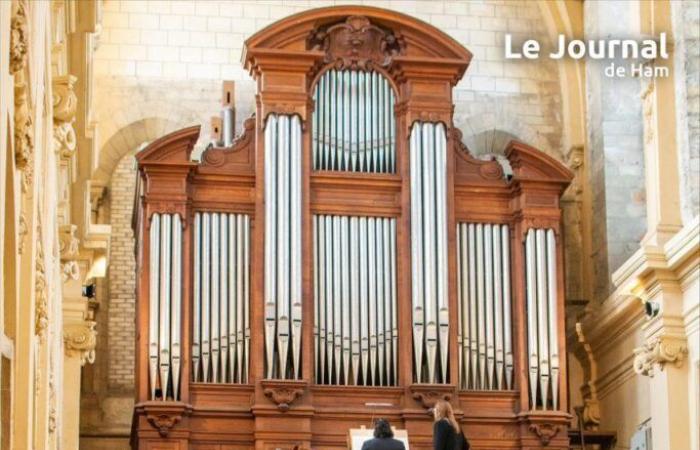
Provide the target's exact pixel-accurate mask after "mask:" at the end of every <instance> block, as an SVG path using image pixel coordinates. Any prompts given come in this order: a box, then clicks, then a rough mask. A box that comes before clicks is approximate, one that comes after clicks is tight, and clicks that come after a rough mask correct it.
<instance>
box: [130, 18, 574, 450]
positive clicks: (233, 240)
mask: <svg viewBox="0 0 700 450" xmlns="http://www.w3.org/2000/svg"><path fill="white" fill-rule="evenodd" d="M470 59H471V55H470V53H469V52H468V51H467V50H466V49H464V48H463V47H461V46H460V45H459V44H457V43H456V42H455V41H453V40H452V39H451V38H449V37H448V36H447V35H445V34H444V33H442V32H440V31H439V30H436V29H434V28H432V27H430V26H428V25H426V24H425V23H422V22H420V21H418V20H415V19H412V18H410V17H408V16H403V15H401V14H397V13H393V12H389V11H384V10H381V9H377V8H369V7H350V6H348V7H334V8H322V9H317V10H312V11H308V12H305V13H301V14H298V15H296V16H292V17H290V18H288V19H284V20H282V21H280V22H277V23H275V24H273V25H271V26H269V27H267V28H266V29H264V30H262V31H260V32H259V33H257V34H255V35H253V36H252V37H251V38H250V39H248V41H246V45H245V49H244V56H243V60H244V64H245V67H246V68H247V69H248V70H249V71H250V73H251V75H252V76H253V78H255V80H256V82H257V91H258V93H257V97H256V98H257V107H256V113H255V115H254V116H253V117H252V118H250V119H248V120H246V121H245V122H244V130H243V132H242V133H241V134H240V135H239V137H238V138H237V139H236V140H234V141H233V143H231V145H229V146H228V147H216V146H213V147H212V146H210V147H209V148H208V149H206V150H205V151H204V152H203V153H202V155H201V158H200V160H199V161H198V162H196V161H192V159H191V152H192V150H193V148H194V145H195V142H196V141H197V139H198V136H199V129H198V127H191V128H186V129H183V130H180V131H176V132H174V133H171V134H169V135H167V136H164V137H163V138H161V139H159V140H157V141H155V142H153V143H151V144H150V145H149V146H148V147H147V148H146V149H144V150H143V151H141V152H140V153H139V154H137V160H138V164H139V183H138V189H137V197H136V203H135V214H134V229H135V233H136V241H137V251H136V255H137V261H138V263H137V264H138V273H137V277H138V288H137V327H138V333H137V347H136V359H137V364H136V376H137V393H136V397H137V398H136V400H137V402H136V406H135V410H134V424H133V432H132V445H133V446H134V447H135V448H173V449H185V448H191V449H200V450H204V449H212V448H215V449H219V450H224V449H238V448H241V449H242V448H259V449H267V448H293V447H294V446H300V447H299V448H324V449H325V448H344V445H345V436H346V431H347V429H349V428H357V427H359V426H360V425H371V424H370V421H371V418H372V417H377V416H383V417H386V418H388V419H389V420H390V421H391V422H392V423H393V424H394V425H395V426H397V427H399V428H405V429H407V430H408V433H409V437H410V440H411V445H412V447H415V448H430V447H431V430H432V423H431V419H430V417H429V416H428V414H427V409H428V408H430V407H431V406H432V405H434V403H435V402H436V401H437V400H439V399H446V400H449V401H450V402H452V404H453V406H454V407H455V409H456V410H457V414H458V416H459V419H460V421H461V422H462V424H463V425H464V428H465V430H466V433H467V435H468V436H469V437H470V440H471V442H472V444H473V445H474V446H475V447H477V448H478V447H483V446H507V447H513V448H541V447H544V446H548V447H549V448H566V447H567V445H568V442H567V437H566V426H567V421H568V416H567V414H566V410H567V403H566V399H567V394H566V389H567V387H566V383H565V382H562V380H566V365H565V358H564V357H563V355H565V354H566V352H565V341H564V329H563V321H564V317H563V311H564V308H563V279H562V277H563V275H562V274H563V268H562V264H563V258H562V242H561V232H560V207H559V196H560V195H561V193H562V192H563V189H564V188H565V187H566V186H567V184H568V183H569V181H570V180H571V174H570V172H569V171H568V170H567V169H566V168H565V167H564V166H562V165H561V164H560V163H559V162H557V161H555V160H554V159H552V158H551V157H549V156H546V155H545V154H543V153H542V152H540V151H538V150H536V149H534V148H531V147H529V146H527V145H525V144H522V143H518V142H511V144H510V145H509V147H508V148H507V149H506V153H505V161H506V162H505V163H504V162H503V161H498V160H496V159H491V160H480V159H476V158H474V157H473V156H472V155H470V153H469V151H468V149H467V148H466V147H465V146H464V145H463V144H462V141H461V134H460V132H459V131H458V130H457V129H456V128H455V127H454V125H453V122H452V109H453V104H452V88H453V87H454V85H455V84H456V82H457V81H458V80H459V79H460V78H461V77H462V76H463V74H464V72H465V70H466V69H467V66H468V64H469V61H470ZM504 165H505V166H509V170H511V171H512V175H508V176H506V174H505V173H506V172H504Z"/></svg>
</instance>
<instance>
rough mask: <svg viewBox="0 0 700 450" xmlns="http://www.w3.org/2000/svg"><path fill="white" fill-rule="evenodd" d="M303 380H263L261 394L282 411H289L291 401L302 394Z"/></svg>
mask: <svg viewBox="0 0 700 450" xmlns="http://www.w3.org/2000/svg"><path fill="white" fill-rule="evenodd" d="M306 384H307V383H306V382H305V381H286V380H264V381H263V382H262V386H263V394H265V397H267V398H269V399H270V401H272V402H273V403H275V404H276V405H277V409H279V410H280V411H282V412H287V411H289V408H290V407H291V405H292V403H294V401H295V400H296V399H297V398H300V397H301V396H302V395H304V390H305V388H306Z"/></svg>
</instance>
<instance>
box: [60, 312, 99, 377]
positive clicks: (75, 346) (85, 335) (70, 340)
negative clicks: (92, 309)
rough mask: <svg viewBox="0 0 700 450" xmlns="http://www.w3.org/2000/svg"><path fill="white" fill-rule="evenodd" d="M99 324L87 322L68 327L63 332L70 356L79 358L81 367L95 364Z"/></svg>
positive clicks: (67, 352)
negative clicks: (97, 326) (86, 364)
mask: <svg viewBox="0 0 700 450" xmlns="http://www.w3.org/2000/svg"><path fill="white" fill-rule="evenodd" d="M95 325H97V323H96V322H95V321H93V320H86V321H85V322H83V323H81V324H73V325H66V326H65V328H64V330H63V342H64V343H65V345H66V354H67V355H68V356H79V357H80V365H83V366H84V365H85V363H86V362H89V363H90V364H92V363H93V362H95V344H96V343H97V331H96V330H95Z"/></svg>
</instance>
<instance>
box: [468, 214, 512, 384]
mask: <svg viewBox="0 0 700 450" xmlns="http://www.w3.org/2000/svg"><path fill="white" fill-rule="evenodd" d="M508 239H509V231H508V226H507V225H499V224H483V223H476V224H475V223H458V224H457V267H458V272H457V287H458V294H459V295H458V304H459V314H458V316H459V317H460V322H459V335H460V336H461V338H462V345H461V347H460V348H459V351H460V352H461V354H460V355H459V357H460V358H461V361H462V367H461V370H460V382H459V385H460V387H461V388H462V389H477V390H488V389H493V390H498V389H504V387H505V389H511V388H512V382H511V381H508V380H509V379H511V378H512V342H511V339H512V337H511V336H512V331H511V330H512V326H513V325H512V322H511V314H510V304H511V298H510V295H511V294H510V282H509V278H510V250H509V247H508V245H507V242H508ZM508 355H509V357H508ZM504 379H505V382H504Z"/></svg>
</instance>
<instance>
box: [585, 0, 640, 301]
mask: <svg viewBox="0 0 700 450" xmlns="http://www.w3.org/2000/svg"><path fill="white" fill-rule="evenodd" d="M584 14H585V22H584V23H585V34H586V38H587V39H600V38H609V37H615V38H622V37H629V36H634V35H638V33H639V25H638V24H637V25H636V28H635V22H634V14H635V11H634V9H633V8H629V5H628V4H625V3H620V2H617V3H616V2H587V3H585V5H584ZM613 62H614V63H616V64H620V65H628V64H629V63H628V62H623V61H609V60H604V61H596V60H588V61H586V83H587V86H586V87H587V103H588V105H587V107H588V108H587V124H586V125H587V126H586V128H587V130H588V155H587V163H588V164H589V180H588V186H589V187H590V189H591V199H592V211H591V214H592V217H594V218H595V219H594V220H593V222H592V230H591V232H592V236H591V242H592V243H593V248H592V254H591V257H592V258H593V259H594V261H595V263H594V264H593V267H594V274H593V284H594V288H593V295H594V297H595V299H597V300H603V299H605V298H607V296H608V295H609V294H610V291H611V285H610V283H611V281H610V274H612V273H613V272H614V271H615V270H616V269H617V268H618V267H620V265H621V264H622V263H623V262H624V261H626V260H627V259H628V258H629V257H630V256H631V255H632V254H633V253H634V252H635V251H636V250H637V248H638V247H639V242H640V240H641V238H642V237H643V235H644V233H645V231H646V221H645V218H646V203H645V201H646V198H645V186H644V151H643V140H642V135H643V130H642V101H641V97H640V94H641V92H640V90H641V88H640V83H639V79H637V78H633V77H624V78H617V77H608V76H606V75H605V73H604V69H605V67H606V66H608V65H609V64H610V63H613Z"/></svg>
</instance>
